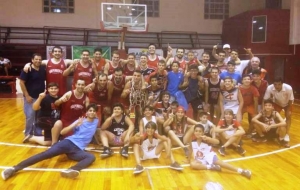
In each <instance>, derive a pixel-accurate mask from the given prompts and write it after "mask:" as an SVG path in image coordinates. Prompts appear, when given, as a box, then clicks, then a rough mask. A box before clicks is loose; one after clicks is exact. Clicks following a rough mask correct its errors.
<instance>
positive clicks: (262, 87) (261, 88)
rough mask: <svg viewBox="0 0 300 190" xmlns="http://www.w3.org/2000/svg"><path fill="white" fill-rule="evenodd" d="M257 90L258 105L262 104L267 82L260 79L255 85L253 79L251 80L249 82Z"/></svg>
mask: <svg viewBox="0 0 300 190" xmlns="http://www.w3.org/2000/svg"><path fill="white" fill-rule="evenodd" d="M251 84H252V85H253V86H254V87H255V88H256V89H257V90H258V92H259V95H260V96H259V98H258V105H261V104H262V101H263V99H264V96H265V93H266V90H267V88H268V82H267V81H265V80H261V83H260V86H256V84H255V83H254V81H252V83H251Z"/></svg>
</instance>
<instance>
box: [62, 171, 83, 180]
mask: <svg viewBox="0 0 300 190" xmlns="http://www.w3.org/2000/svg"><path fill="white" fill-rule="evenodd" d="M79 174H80V172H79V171H77V170H73V169H67V170H63V171H61V172H60V175H61V176H62V177H65V178H71V179H74V178H76V177H78V176H79Z"/></svg>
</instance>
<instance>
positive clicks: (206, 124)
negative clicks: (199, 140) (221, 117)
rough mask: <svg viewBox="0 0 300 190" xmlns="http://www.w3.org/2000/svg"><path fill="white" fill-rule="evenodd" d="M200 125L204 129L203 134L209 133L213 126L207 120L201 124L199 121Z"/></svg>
mask: <svg viewBox="0 0 300 190" xmlns="http://www.w3.org/2000/svg"><path fill="white" fill-rule="evenodd" d="M200 124H201V125H203V127H204V134H208V133H210V130H211V128H212V127H213V125H214V124H213V123H212V122H211V121H209V120H207V122H206V123H202V122H201V121H200Z"/></svg>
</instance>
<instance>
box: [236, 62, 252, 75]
mask: <svg viewBox="0 0 300 190" xmlns="http://www.w3.org/2000/svg"><path fill="white" fill-rule="evenodd" d="M248 63H249V60H241V63H240V64H239V65H235V71H237V72H239V73H240V74H241V75H242V74H243V71H244V69H245V68H246V67H247V65H248Z"/></svg>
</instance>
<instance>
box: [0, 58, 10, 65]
mask: <svg viewBox="0 0 300 190" xmlns="http://www.w3.org/2000/svg"><path fill="white" fill-rule="evenodd" d="M9 62H10V60H9V59H6V58H4V59H3V61H1V60H0V64H1V65H4V64H6V63H9Z"/></svg>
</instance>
